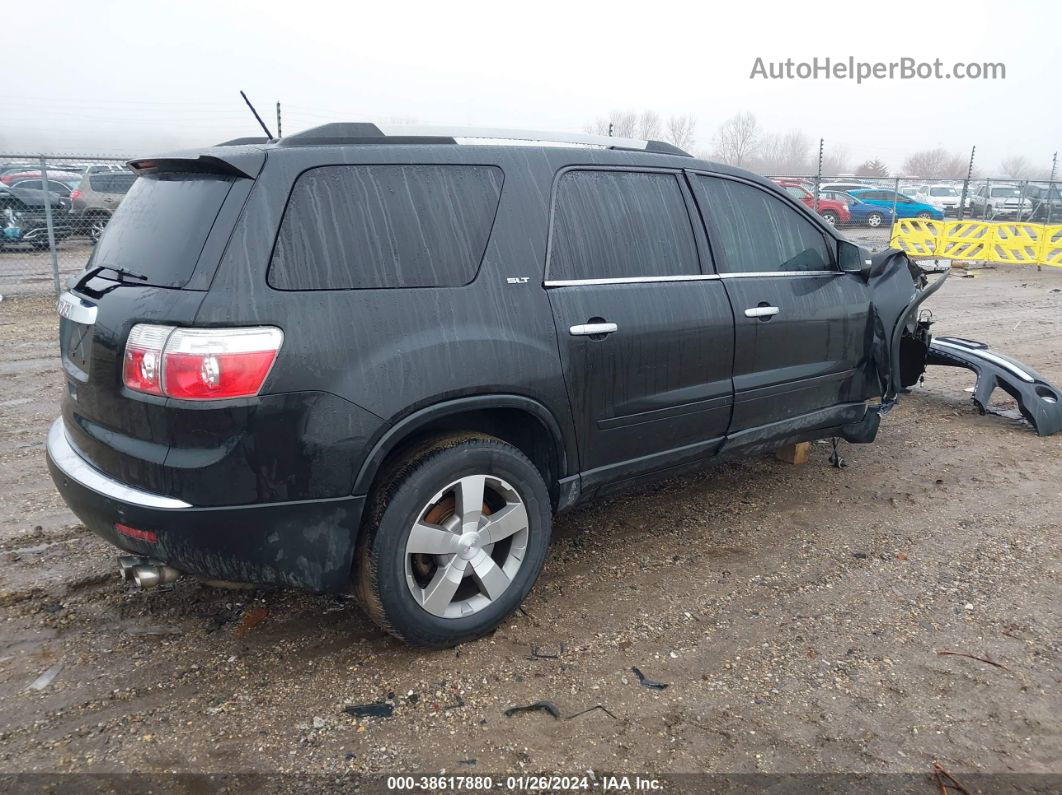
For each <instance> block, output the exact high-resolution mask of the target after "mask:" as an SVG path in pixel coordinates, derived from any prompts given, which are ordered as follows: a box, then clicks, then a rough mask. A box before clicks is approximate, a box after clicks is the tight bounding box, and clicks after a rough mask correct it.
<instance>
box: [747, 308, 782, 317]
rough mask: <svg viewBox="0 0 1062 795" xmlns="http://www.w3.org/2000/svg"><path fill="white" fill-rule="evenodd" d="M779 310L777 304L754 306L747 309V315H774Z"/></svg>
mask: <svg viewBox="0 0 1062 795" xmlns="http://www.w3.org/2000/svg"><path fill="white" fill-rule="evenodd" d="M778 312H779V309H778V307H776V306H753V307H749V308H748V309H746V310H745V317H774V316H775V315H777V314H778Z"/></svg>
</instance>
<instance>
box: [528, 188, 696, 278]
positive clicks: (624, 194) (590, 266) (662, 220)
mask: <svg viewBox="0 0 1062 795" xmlns="http://www.w3.org/2000/svg"><path fill="white" fill-rule="evenodd" d="M700 272H701V271H700V265H699V263H698V259H697V246H696V244H695V243H694V240H693V228H692V226H691V223H690V216H689V212H688V211H687V209H686V202H685V201H684V200H683V198H682V190H681V188H680V187H679V183H678V178H677V177H676V176H675V175H674V174H663V173H648V172H637V171H569V172H568V173H567V174H565V175H564V176H562V177H561V179H560V182H559V183H558V185H557V195H556V203H555V205H554V215H553V238H552V245H551V248H550V259H549V268H548V270H547V278H548V279H550V280H552V281H564V280H578V279H631V278H640V277H651V276H695V275H699V274H700Z"/></svg>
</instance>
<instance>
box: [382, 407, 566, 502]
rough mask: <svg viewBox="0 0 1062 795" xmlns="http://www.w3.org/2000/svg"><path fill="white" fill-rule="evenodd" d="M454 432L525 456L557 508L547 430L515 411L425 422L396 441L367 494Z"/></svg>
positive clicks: (553, 450)
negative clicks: (411, 456)
mask: <svg viewBox="0 0 1062 795" xmlns="http://www.w3.org/2000/svg"><path fill="white" fill-rule="evenodd" d="M455 431H469V432H473V433H484V434H487V435H489V436H494V437H497V438H498V439H501V440H502V441H504V442H508V443H509V444H511V445H512V446H513V447H515V448H517V449H518V450H520V452H522V453H523V454H524V455H526V456H527V457H528V458H529V459H530V460H531V463H533V464H534V465H535V468H536V469H538V471H539V472H540V473H541V475H542V479H543V480H544V481H545V483H546V488H547V489H548V490H549V496H550V502H551V503H552V504H553V508H554V510H556V508H557V500H558V486H557V481H558V480H559V479H560V477H561V453H560V450H559V449H558V446H557V441H556V439H554V437H553V434H552V433H551V432H550V429H549V428H548V427H547V426H546V425H545V423H543V422H542V420H540V419H539V418H538V417H536V416H535V415H534V414H532V413H530V412H528V411H523V410H521V409H518V408H509V407H504V408H483V409H472V410H467V411H459V412H455V413H453V414H446V415H444V416H441V417H436V418H434V419H431V420H429V421H428V422H426V423H425V424H423V425H419V426H417V427H416V428H414V429H412V430H411V431H410V432H409V433H408V434H406V435H405V436H403V437H402V438H401V439H400V440H398V441H397V442H396V443H395V444H394V446H393V447H391V449H390V450H389V451H388V453H387V456H386V457H385V458H384V460H383V461H381V462H380V465H379V466H378V467H377V469H376V472H375V473H374V474H373V480H372V486H371V487H370V488H369V493H370V494H371V493H372V490H373V489H375V488H376V486H377V484H378V483H379V482H380V479H381V475H383V474H384V473H386V472H387V471H389V470H390V469H391V467H392V466H393V465H394V464H395V463H396V462H397V461H399V460H400V459H402V458H403V457H405V456H406V455H407V454H408V453H409V452H410V451H411V450H412V449H413V448H415V447H417V446H418V445H420V444H421V443H423V442H424V441H425V440H426V439H429V438H431V437H435V436H440V435H442V434H449V433H454V432H455Z"/></svg>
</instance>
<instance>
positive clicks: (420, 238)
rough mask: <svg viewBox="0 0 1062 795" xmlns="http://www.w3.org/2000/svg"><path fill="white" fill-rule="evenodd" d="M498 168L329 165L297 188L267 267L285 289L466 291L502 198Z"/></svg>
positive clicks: (304, 176) (305, 176)
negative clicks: (453, 288)
mask: <svg viewBox="0 0 1062 795" xmlns="http://www.w3.org/2000/svg"><path fill="white" fill-rule="evenodd" d="M501 188H502V172H501V169H499V168H496V167H494V166H461V165H458V166H436V165H406V166H392V165H372V166H323V167H320V168H314V169H310V170H309V171H307V172H305V173H303V174H302V175H301V176H300V177H299V178H298V179H297V180H296V182H295V186H294V187H293V188H292V191H291V197H290V199H289V200H288V207H287V209H286V210H285V211H284V218H283V220H282V221H281V224H280V233H279V235H278V236H277V243H276V248H275V249H274V251H273V259H272V262H271V263H270V266H269V284H270V285H271V286H273V287H275V288H277V289H279V290H351V289H370V288H395V287H460V286H461V285H465V284H468V283H469V282H471V281H472V280H473V279H474V278H475V276H476V272H477V271H478V270H479V264H480V261H481V260H482V259H483V252H484V251H485V250H486V247H487V239H488V238H489V237H490V230H491V227H492V226H493V225H494V216H495V215H496V214H497V212H498V201H499V199H500V198H501Z"/></svg>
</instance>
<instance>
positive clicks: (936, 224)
mask: <svg viewBox="0 0 1062 795" xmlns="http://www.w3.org/2000/svg"><path fill="white" fill-rule="evenodd" d="M943 226H944V222H943V221H930V220H926V219H923V218H904V219H903V220H902V221H897V222H896V223H895V224H894V225H893V227H892V240H891V241H890V242H889V245H890V246H892V247H893V248H902V249H903V250H904V251H906V252H907V253H908V254H909V255H910V256H912V257H932V256H933V255H934V254H936V252H937V238H938V237H940V233H941V231H942V227H943Z"/></svg>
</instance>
